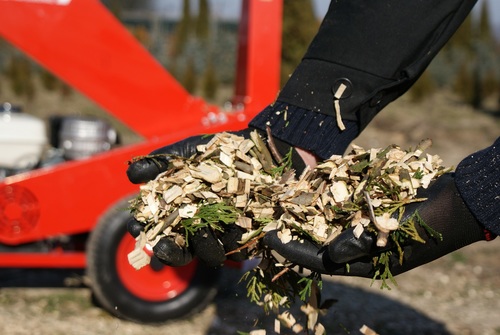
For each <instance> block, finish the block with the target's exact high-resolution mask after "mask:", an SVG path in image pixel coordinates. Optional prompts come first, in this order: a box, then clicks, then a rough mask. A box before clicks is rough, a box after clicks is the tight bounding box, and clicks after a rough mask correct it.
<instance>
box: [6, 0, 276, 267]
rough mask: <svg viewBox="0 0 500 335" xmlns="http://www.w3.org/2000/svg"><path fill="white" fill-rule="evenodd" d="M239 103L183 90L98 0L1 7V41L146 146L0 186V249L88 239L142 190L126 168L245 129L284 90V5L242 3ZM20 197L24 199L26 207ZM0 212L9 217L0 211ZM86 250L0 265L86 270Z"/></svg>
mask: <svg viewBox="0 0 500 335" xmlns="http://www.w3.org/2000/svg"><path fill="white" fill-rule="evenodd" d="M242 8H243V10H242V19H241V28H240V36H239V48H238V51H239V54H238V62H237V63H238V68H237V78H238V79H237V81H236V88H235V98H234V102H235V103H238V104H241V106H242V107H243V108H242V109H241V110H238V111H229V112H227V111H222V110H221V109H220V108H219V107H218V106H214V105H211V104H209V103H207V102H206V101H204V100H202V99H200V98H198V97H194V96H192V95H190V94H189V93H187V92H186V90H185V89H184V88H182V86H181V85H180V84H179V83H177V82H176V81H175V80H174V79H173V77H172V76H171V75H170V74H169V73H168V72H166V71H165V70H164V69H163V68H162V67H161V66H160V65H159V64H158V62H156V60H154V59H153V57H152V56H151V55H149V54H148V53H147V51H146V50H145V49H144V48H143V47H142V46H141V45H140V44H139V43H137V42H136V40H135V39H134V38H133V37H132V36H131V35H130V34H129V33H128V32H127V31H126V29H125V28H124V27H123V26H122V25H121V24H120V23H119V21H117V20H116V19H115V18H114V17H113V16H112V15H111V14H110V13H109V12H108V11H107V10H106V8H105V7H104V6H102V5H101V4H100V3H99V2H98V1H97V0H66V1H62V0H47V1H43V2H41V1H31V0H23V1H17V0H3V1H0V22H2V24H1V25H0V35H1V36H3V37H4V38H5V39H6V40H8V41H10V42H11V43H12V44H13V45H15V46H17V47H18V48H19V49H21V50H23V51H24V52H26V53H27V54H28V55H30V56H31V57H32V58H33V59H35V60H36V61H37V62H39V63H40V64H42V65H43V66H44V67H45V68H47V69H49V70H50V71H52V72H53V73H54V74H56V75H57V76H59V77H60V78H62V79H63V80H65V81H66V82H67V83H69V84H70V85H71V86H73V87H74V88H76V89H77V90H79V91H80V92H82V93H83V94H85V95H86V96H87V97H89V98H90V99H92V100H93V101H95V102H96V103H98V104H99V105H100V106H101V107H103V108H104V109H105V110H107V111H108V112H109V113H111V114H113V115H114V116H115V117H116V118H118V119H119V120H121V121H123V122H124V123H125V124H127V125H128V126H129V127H130V128H131V129H133V130H134V131H136V132H137V133H138V134H140V135H142V136H143V137H144V139H145V140H144V142H142V143H139V144H135V145H130V146H124V147H120V148H117V149H113V150H111V151H109V152H105V153H103V154H99V155H96V156H93V157H91V158H89V159H86V160H81V161H72V162H67V163H63V164H60V165H57V166H53V167H48V168H43V169H38V170H35V171H32V172H28V173H24V174H19V175H15V176H12V177H8V178H6V179H4V180H3V181H2V182H0V243H2V244H5V245H9V246H17V245H20V244H24V243H29V242H36V241H40V240H44V239H47V238H50V237H54V236H59V235H71V234H78V233H85V232H90V231H91V230H92V228H93V227H94V225H95V224H96V223H97V222H98V220H99V218H100V217H101V216H102V215H103V214H104V213H106V211H107V210H109V209H110V208H111V207H112V206H113V205H114V204H116V203H118V202H119V201H120V200H121V199H123V198H124V197H126V196H130V195H132V194H134V193H136V192H137V190H138V189H137V186H135V185H132V184H130V183H129V182H128V180H127V179H126V176H125V170H126V162H127V161H128V160H130V159H131V158H132V157H135V156H139V155H144V154H146V153H148V152H150V151H152V150H153V149H156V148H158V147H161V146H164V145H168V144H171V143H174V142H176V141H178V140H181V139H183V138H186V137H188V136H191V135H194V134H201V133H214V132H219V131H224V130H230V129H231V130H235V129H241V128H243V127H245V126H246V125H247V123H248V121H249V119H251V118H252V117H253V116H254V115H255V114H256V113H258V112H259V111H260V110H261V109H262V108H263V107H265V106H266V105H267V104H269V103H270V102H272V101H273V100H274V98H275V96H276V94H277V92H278V89H279V66H280V48H281V15H282V0H268V1H261V0H243V6H242ZM20 199H21V200H20ZM2 211H3V213H2ZM85 265H86V260H85V255H84V254H83V253H78V252H75V253H71V252H67V251H59V250H55V251H51V252H50V253H45V254H38V253H37V254H32V253H22V252H9V253H5V252H3V253H2V252H0V267H12V266H15V267H82V268H83V267H85Z"/></svg>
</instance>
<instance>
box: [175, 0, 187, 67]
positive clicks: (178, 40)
mask: <svg viewBox="0 0 500 335" xmlns="http://www.w3.org/2000/svg"><path fill="white" fill-rule="evenodd" d="M191 21H192V20H191V4H190V1H189V0H183V3H182V16H181V19H180V21H179V22H178V23H177V26H176V28H175V33H174V38H173V44H172V49H171V50H170V52H171V56H172V57H174V58H175V57H178V56H179V55H181V54H182V52H183V51H184V48H185V47H186V44H187V41H188V37H189V35H190V32H191V27H192V22H191Z"/></svg>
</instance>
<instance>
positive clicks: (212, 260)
mask: <svg viewBox="0 0 500 335" xmlns="http://www.w3.org/2000/svg"><path fill="white" fill-rule="evenodd" d="M254 130H255V129H251V128H248V129H244V130H241V131H238V132H232V133H233V134H235V135H239V136H243V137H245V138H250V133H251V132H252V131H254ZM259 133H260V135H261V137H262V138H263V140H264V142H265V141H266V140H265V137H266V135H265V134H263V132H260V131H259ZM212 137H213V135H212V136H211V135H208V136H207V135H201V136H193V137H189V138H187V139H185V140H182V141H179V142H176V143H174V144H172V145H168V146H165V147H162V148H159V149H156V150H154V151H153V152H151V153H150V154H149V155H148V156H146V157H144V158H141V159H139V160H136V161H134V162H132V163H131V164H130V165H129V167H128V169H127V176H128V178H129V180H130V181H131V182H132V183H134V184H140V183H146V182H148V181H150V180H153V179H154V178H156V176H157V175H158V174H160V173H162V172H164V171H166V170H167V169H168V167H169V158H168V157H169V156H170V155H175V156H181V157H186V158H187V157H191V156H192V155H194V154H196V152H197V151H196V148H197V146H198V145H201V144H206V143H208V142H209V141H210V140H211V139H212ZM273 142H274V144H275V146H276V149H277V150H278V151H279V152H280V154H281V155H282V156H285V155H286V154H287V153H288V151H289V150H290V148H291V146H290V145H288V144H287V143H285V142H282V141H279V140H277V139H273ZM292 165H293V167H294V168H295V169H296V170H298V171H302V170H303V169H304V167H305V166H304V162H303V160H302V159H301V157H300V156H299V154H298V153H297V152H296V151H295V150H293V151H292ZM143 229H144V225H143V224H142V223H140V222H138V221H136V220H135V219H134V218H131V219H130V220H129V222H128V224H127V230H128V231H129V233H130V234H131V235H132V236H133V237H137V236H138V235H139V234H140V232H141V231H142V230H143ZM245 232H246V230H244V229H243V228H241V227H239V226H237V225H235V224H230V225H225V229H224V232H223V233H221V232H215V231H213V230H212V229H211V228H209V227H206V228H202V229H200V230H198V231H197V232H196V233H195V234H194V236H192V237H190V243H189V247H182V248H181V247H179V246H178V245H177V244H176V243H175V242H174V241H173V240H172V239H170V238H162V239H161V240H160V241H158V243H157V244H156V245H155V246H154V248H153V253H154V255H155V256H156V257H157V258H158V259H160V261H162V262H163V263H164V264H167V265H170V266H182V265H185V264H187V263H189V262H190V261H191V260H192V259H193V258H194V257H197V258H198V259H200V260H201V261H202V262H203V263H205V264H206V265H207V266H210V267H216V266H219V265H221V264H222V263H223V262H224V261H225V260H226V259H230V260H233V261H242V260H244V259H246V258H247V252H246V249H243V250H240V251H237V252H234V251H235V250H236V249H238V248H239V247H240V246H241V245H240V244H239V243H238V241H240V240H241V236H242V234H243V233H245ZM231 252H232V253H231ZM227 253H231V254H230V255H228V256H226V254H227Z"/></svg>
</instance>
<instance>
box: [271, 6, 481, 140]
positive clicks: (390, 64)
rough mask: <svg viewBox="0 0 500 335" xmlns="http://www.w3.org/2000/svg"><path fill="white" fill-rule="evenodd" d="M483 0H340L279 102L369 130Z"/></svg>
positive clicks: (284, 89)
mask: <svg viewBox="0 0 500 335" xmlns="http://www.w3.org/2000/svg"><path fill="white" fill-rule="evenodd" d="M475 3H476V0H440V1H436V0H411V1H401V0H383V1H382V0H377V1H373V0H335V1H331V4H330V7H329V10H328V12H327V13H326V16H325V18H324V20H323V22H322V24H321V26H320V29H319V31H318V33H317V35H316V37H315V38H314V40H313V41H312V43H311V45H310V46H309V48H308V50H307V53H306V55H305V57H304V58H303V60H302V62H301V63H300V65H299V66H298V67H297V69H296V70H295V71H294V73H293V74H292V76H291V78H290V80H289V81H288V82H287V84H286V85H285V87H284V88H283V90H282V92H281V94H280V96H279V98H278V99H279V100H281V101H284V102H287V103H290V104H292V105H295V106H299V107H303V108H306V109H309V110H313V111H315V112H319V113H323V114H328V115H335V111H334V108H333V99H334V93H335V92H336V89H337V87H338V85H339V84H340V83H345V84H346V86H347V90H346V91H345V92H344V94H343V96H342V97H341V99H340V107H341V108H340V110H341V115H342V118H343V119H344V120H352V121H356V122H358V124H359V130H360V131H361V130H362V129H363V128H364V127H365V126H366V125H367V124H368V123H369V122H370V121H371V120H372V118H373V117H374V116H375V115H376V114H377V113H378V112H379V111H380V110H381V109H382V108H383V107H385V106H386V105H387V104H388V103H390V102H391V101H393V100H395V99H396V98H398V97H399V96H400V95H402V94H403V93H404V92H406V91H407V90H408V89H409V88H410V87H411V85H412V84H413V83H414V82H415V81H416V80H417V79H418V78H419V76H420V75H421V74H422V73H423V71H424V70H425V68H426V67H427V66H428V65H429V63H430V61H431V60H432V59H433V58H434V56H435V55H436V54H437V53H438V52H439V50H440V49H441V48H442V47H443V46H444V44H445V43H446V42H447V41H448V40H449V39H450V37H451V36H452V35H453V34H454V32H455V31H456V30H457V29H458V27H459V26H460V24H461V23H462V22H463V21H464V19H465V18H466V17H467V15H468V14H469V12H470V11H471V10H472V8H473V6H474V4H475Z"/></svg>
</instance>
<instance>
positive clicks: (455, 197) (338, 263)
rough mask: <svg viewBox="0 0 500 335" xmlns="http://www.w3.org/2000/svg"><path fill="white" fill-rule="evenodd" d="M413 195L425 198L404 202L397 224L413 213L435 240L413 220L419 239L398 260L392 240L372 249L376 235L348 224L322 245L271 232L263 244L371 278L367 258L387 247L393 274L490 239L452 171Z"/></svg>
mask: <svg viewBox="0 0 500 335" xmlns="http://www.w3.org/2000/svg"><path fill="white" fill-rule="evenodd" d="M417 195H418V197H419V198H427V200H426V201H423V202H415V203H411V204H409V205H407V206H406V209H405V213H404V216H403V218H402V221H401V222H404V220H406V219H407V218H409V217H410V216H411V215H413V214H414V213H416V212H418V214H419V215H420V217H421V218H422V219H423V221H424V222H425V224H427V225H428V226H429V227H430V228H432V229H433V230H435V231H436V232H438V233H439V234H440V235H441V236H440V237H441V238H437V237H431V236H430V235H429V234H428V233H427V232H426V231H424V229H423V228H422V227H420V226H419V225H418V224H417V225H416V226H417V231H418V232H419V234H420V236H421V237H422V238H423V240H424V241H425V243H421V242H416V241H413V240H411V241H409V242H408V243H407V244H405V245H403V251H404V253H403V255H404V257H403V262H402V263H401V264H400V262H399V254H398V252H397V250H395V249H396V246H395V244H394V243H393V241H392V243H391V242H389V243H388V245H387V246H386V247H384V248H383V249H382V248H380V247H377V246H376V236H375V235H374V234H373V233H370V232H368V231H366V229H365V232H363V233H362V234H361V236H360V237H359V238H356V237H355V236H354V234H353V228H349V229H347V230H345V231H344V232H342V233H341V234H340V235H339V236H338V237H336V238H335V239H334V240H333V241H332V242H331V243H330V244H329V245H327V246H324V247H320V246H318V245H316V244H314V243H312V242H310V241H305V242H303V243H301V242H299V241H292V242H289V243H287V244H283V243H282V242H281V240H280V239H279V238H278V237H277V233H276V232H272V233H268V234H267V235H266V236H264V244H266V245H267V246H269V247H270V248H271V249H274V250H275V251H277V252H278V253H279V254H280V255H282V256H283V257H285V258H286V259H288V260H289V261H291V262H293V263H296V264H297V265H299V266H302V267H304V268H307V269H310V270H313V271H316V272H319V273H324V274H332V275H348V276H357V277H366V278H373V277H374V275H375V272H374V267H373V257H374V256H378V255H380V253H381V252H383V251H388V250H392V251H393V252H392V254H391V256H390V271H391V274H392V275H394V276H395V275H398V274H401V273H403V272H406V271H408V270H411V269H413V268H416V267H418V266H420V265H423V264H425V263H428V262H431V261H433V260H435V259H437V258H439V257H441V256H444V255H446V254H448V253H450V252H452V251H455V250H457V249H460V248H462V247H464V246H466V245H468V244H471V243H473V242H476V241H480V240H486V239H489V238H490V237H491V236H490V235H489V234H486V233H485V230H484V228H483V227H482V226H481V225H480V224H479V223H478V222H477V220H476V219H475V218H474V216H473V215H472V214H471V213H470V211H469V210H468V208H467V206H466V205H465V203H464V202H463V201H462V198H461V197H460V194H459V193H458V191H457V189H456V187H455V182H454V178H453V174H451V173H450V174H445V175H443V176H441V177H439V178H438V179H437V180H436V181H434V182H433V183H432V184H431V185H430V187H429V188H427V189H421V190H419V192H417ZM389 241H391V240H390V239H389Z"/></svg>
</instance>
